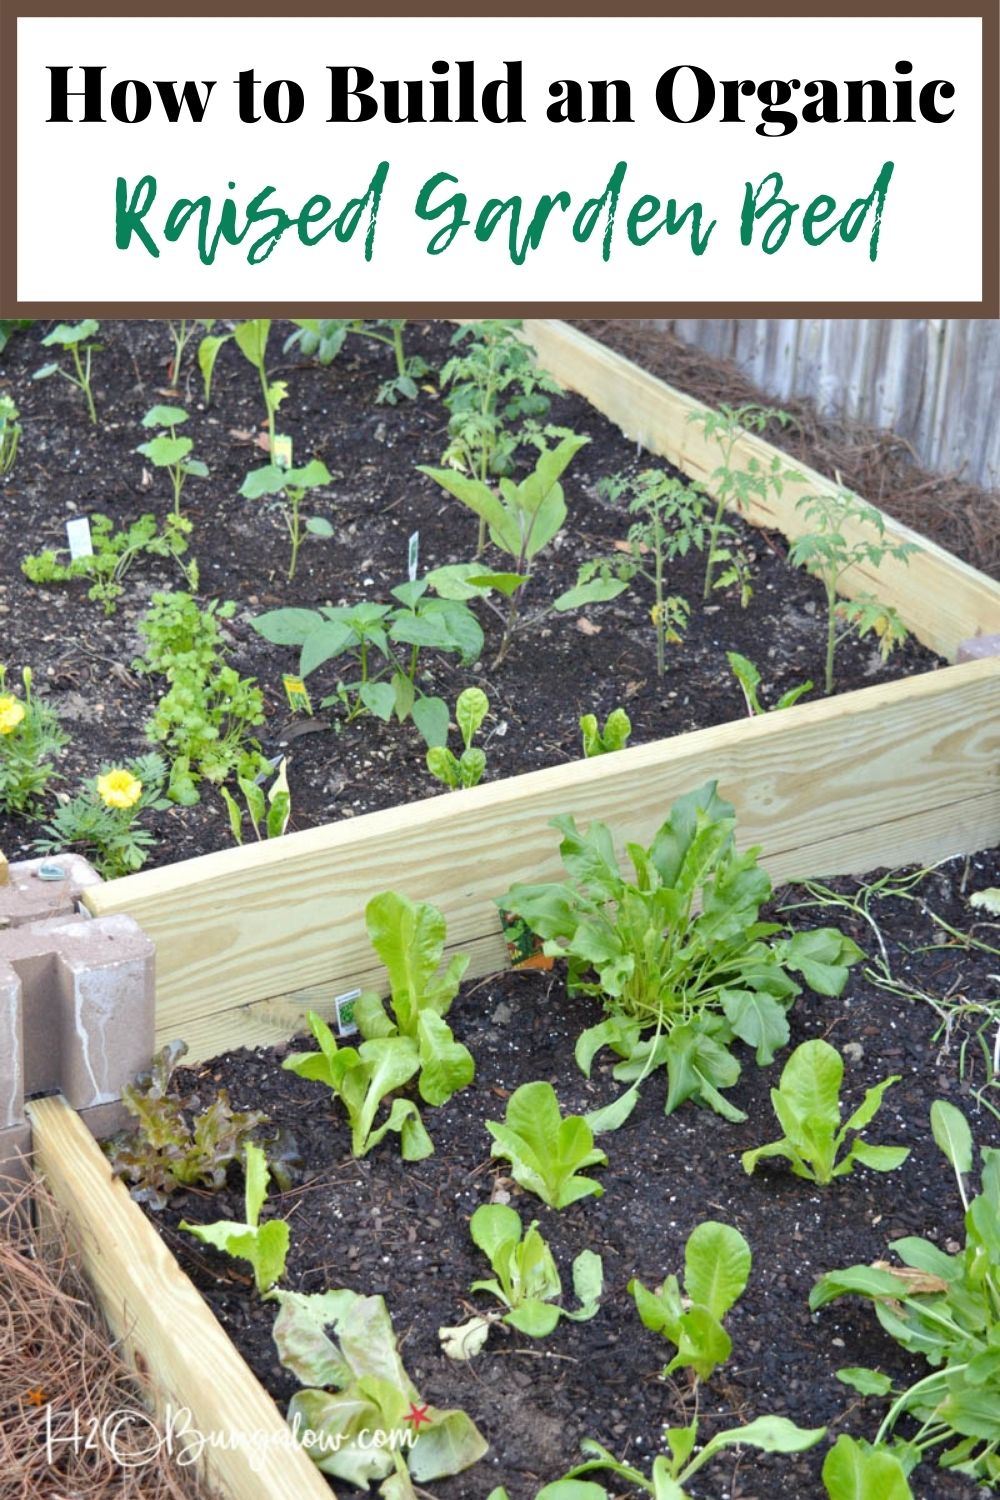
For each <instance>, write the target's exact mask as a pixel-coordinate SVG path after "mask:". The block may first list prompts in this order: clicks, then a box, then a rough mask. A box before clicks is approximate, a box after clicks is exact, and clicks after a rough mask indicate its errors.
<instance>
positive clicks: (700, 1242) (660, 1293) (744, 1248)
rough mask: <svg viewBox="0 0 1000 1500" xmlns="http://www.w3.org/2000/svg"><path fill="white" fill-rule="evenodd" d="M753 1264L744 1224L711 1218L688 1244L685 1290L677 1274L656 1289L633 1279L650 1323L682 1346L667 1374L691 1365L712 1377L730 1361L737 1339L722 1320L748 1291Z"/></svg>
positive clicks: (635, 1293) (639, 1308)
mask: <svg viewBox="0 0 1000 1500" xmlns="http://www.w3.org/2000/svg"><path fill="white" fill-rule="evenodd" d="M750 1265H751V1256H750V1246H749V1245H748V1244H747V1242H746V1240H745V1239H744V1238H743V1236H742V1235H741V1234H740V1232H739V1230H738V1229H733V1228H732V1226H731V1225H729V1224H718V1223H716V1222H715V1221H714V1220H712V1219H706V1220H705V1221H704V1223H702V1224H699V1225H697V1227H696V1228H695V1229H693V1230H692V1231H691V1233H690V1235H689V1236H688V1241H687V1244H686V1245H685V1247H684V1294H683V1296H682V1295H681V1289H680V1286H679V1284H678V1281H677V1277H676V1276H668V1277H667V1279H666V1281H664V1283H663V1285H662V1286H660V1287H658V1288H657V1290H656V1291H654V1292H651V1291H650V1290H649V1289H648V1287H645V1286H643V1284H642V1282H641V1281H639V1280H637V1279H635V1278H633V1280H632V1281H630V1282H629V1284H628V1289H629V1291H630V1292H631V1293H632V1296H633V1297H634V1298H635V1305H636V1310H637V1311H638V1314H639V1316H640V1318H641V1319H642V1321H643V1323H644V1324H645V1326H646V1327H647V1328H651V1329H652V1330H653V1332H654V1333H662V1334H663V1336H664V1337H665V1338H666V1339H668V1340H669V1341H670V1343H671V1344H676V1346H677V1353H676V1354H675V1355H674V1357H673V1359H672V1360H671V1361H670V1363H669V1364H668V1365H666V1366H665V1367H664V1370H663V1373H664V1375H672V1374H673V1372H674V1370H682V1369H689V1370H693V1371H694V1373H695V1375H696V1376H697V1377H698V1379H699V1380H707V1379H708V1378H709V1376H710V1375H711V1374H712V1372H713V1371H714V1370H715V1369H716V1368H717V1367H718V1366H719V1365H721V1364H724V1363H725V1362H726V1360H727V1359H728V1358H729V1356H730V1354H731V1353H732V1352H733V1341H732V1339H731V1338H730V1337H729V1334H728V1333H727V1332H726V1330H725V1329H724V1328H723V1326H722V1320H723V1318H724V1317H725V1316H726V1313H727V1312H729V1310H730V1308H731V1307H732V1306H733V1304H734V1303H735V1302H736V1301H738V1299H739V1298H740V1297H742V1295H743V1293H744V1292H745V1291H746V1285H747V1281H748V1280H749V1277H750Z"/></svg>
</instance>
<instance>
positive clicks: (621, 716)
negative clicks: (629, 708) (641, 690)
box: [580, 708, 632, 760]
mask: <svg viewBox="0 0 1000 1500" xmlns="http://www.w3.org/2000/svg"><path fill="white" fill-rule="evenodd" d="M580 733H581V735H582V736H583V753H584V756H585V757H586V759H587V760H591V759H592V758H593V757H594V756H595V755H611V754H613V753H614V751H616V750H624V749H625V746H626V745H627V744H628V740H629V735H630V734H631V733H632V720H631V719H630V718H629V716H628V714H627V713H626V712H625V710H624V709H623V708H613V709H612V710H611V712H610V713H609V714H608V717H607V718H606V719H605V721H604V728H603V729H600V728H599V727H598V723H597V718H596V716H595V715H594V714H583V715H582V717H581V719H580Z"/></svg>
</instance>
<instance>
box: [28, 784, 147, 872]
mask: <svg viewBox="0 0 1000 1500" xmlns="http://www.w3.org/2000/svg"><path fill="white" fill-rule="evenodd" d="M166 779H167V764H166V761H165V760H164V759H163V757H162V756H161V755H140V756H137V757H136V759H135V760H131V761H128V762H127V764H125V765H123V766H108V767H106V768H105V769H104V770H103V771H102V772H101V773H100V774H99V775H98V776H94V777H91V778H90V780H89V781H86V782H84V785H83V790H82V791H80V792H78V793H77V794H76V796H75V797H69V798H67V800H66V801H65V802H60V803H59V805H58V806H57V808H56V810H55V812H54V813H53V814H52V818H51V820H50V821H49V822H48V823H46V824H45V828H44V835H43V837H42V838H40V839H37V840H36V841H35V848H36V850H37V851H38V853H39V854H58V853H59V852H60V850H62V849H77V850H79V852H80V853H81V854H85V855H86V856H87V858H88V859H89V860H90V861H91V863H92V864H93V866H94V868H95V869H96V870H97V873H98V874H99V875H103V877H104V879H105V880H115V879H117V877H118V876H119V875H131V874H133V873H134V872H135V871H136V870H141V869H142V866H143V865H144V864H145V863H146V860H147V858H148V856H149V851H150V849H151V848H152V847H153V845H154V844H155V843H156V838H155V836H154V835H153V833H152V832H151V831H150V830H149V829H148V828H143V827H141V825H140V823H139V819H140V817H141V816H142V814H143V813H144V812H147V811H148V810H149V809H150V808H155V809H156V810H158V811H162V810H163V809H165V808H166V807H168V806H169V803H168V802H167V801H166V800H165V799H164V797H163V791H164V784H165V782H166Z"/></svg>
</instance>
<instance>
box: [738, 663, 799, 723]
mask: <svg viewBox="0 0 1000 1500" xmlns="http://www.w3.org/2000/svg"><path fill="white" fill-rule="evenodd" d="M726 660H727V661H728V663H729V670H730V671H731V672H732V674H733V676H734V677H735V678H736V681H737V682H738V683H739V685H740V688H741V689H742V692H743V700H744V702H745V703H746V706H747V713H748V714H749V715H750V717H751V718H752V719H753V718H756V717H757V715H758V714H763V713H767V712H768V710H767V709H766V708H765V707H764V705H763V704H762V703H761V701H760V698H759V696H758V694H757V689H758V688H759V687H760V683H761V676H760V672H759V670H758V669H757V667H755V666H754V664H753V662H752V661H751V660H750V658H749V657H748V656H741V655H740V653H739V652H738V651H727V652H726ZM812 689H813V684H812V682H811V681H810V682H803V683H801V684H800V686H798V687H793V688H789V689H788V690H787V692H784V693H782V695H781V697H780V698H779V699H778V701H777V703H775V704H774V707H773V708H772V709H771V710H770V712H772V713H777V712H778V710H779V709H782V708H791V707H792V704H793V703H798V701H799V699H800V698H803V697H805V695H806V693H811V692H812Z"/></svg>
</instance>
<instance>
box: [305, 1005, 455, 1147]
mask: <svg viewBox="0 0 1000 1500" xmlns="http://www.w3.org/2000/svg"><path fill="white" fill-rule="evenodd" d="M307 1019H308V1021H309V1028H310V1030H311V1031H312V1034H313V1036H314V1037H315V1039H316V1042H317V1044H318V1046H319V1051H318V1052H294V1053H292V1054H291V1056H289V1057H286V1058H285V1060H284V1062H283V1063H282V1067H283V1068H287V1070H288V1071H289V1072H290V1073H295V1074H297V1075H298V1077H299V1078H312V1079H315V1080H316V1082H318V1083H325V1084H326V1086H327V1088H328V1089H329V1090H330V1092H331V1093H332V1094H335V1095H336V1096H337V1098H338V1099H339V1100H340V1102H341V1104H343V1106H344V1109H345V1110H346V1112H347V1118H348V1121H349V1123H350V1127H351V1153H352V1155H354V1156H367V1155H368V1153H369V1151H371V1150H373V1149H374V1148H375V1147H376V1146H377V1145H378V1144H379V1142H380V1141H382V1140H384V1138H385V1137H386V1135H388V1134H389V1132H390V1131H395V1132H396V1133H397V1134H398V1135H399V1148H400V1153H401V1155H402V1157H403V1160H404V1161H422V1160H423V1158H424V1157H425V1156H430V1155H431V1153H432V1152H433V1150H434V1143H433V1141H432V1140H431V1138H430V1136H429V1135H428V1134H427V1131H426V1130H425V1129H424V1124H423V1121H422V1120H421V1118H420V1111H419V1109H418V1108H417V1106H416V1105H415V1104H414V1102H413V1100H412V1099H395V1100H394V1101H393V1104H392V1108H391V1109H390V1111H389V1114H388V1116H387V1117H386V1119H384V1120H383V1122H382V1124H381V1125H379V1126H378V1127H376V1125H375V1118H376V1115H377V1114H378V1108H379V1105H380V1104H381V1102H382V1100H383V1099H384V1098H385V1097H386V1095H387V1094H391V1093H393V1092H394V1091H395V1090H396V1089H399V1088H402V1086H403V1084H404V1083H409V1081H410V1079H411V1078H412V1077H413V1075H414V1074H415V1073H417V1072H418V1071H419V1069H420V1052H419V1050H418V1048H417V1044H416V1042H415V1041H413V1039H412V1038H411V1037H399V1036H393V1037H377V1038H374V1039H372V1040H371V1041H367V1042H362V1044H361V1046H360V1047H338V1046H337V1039H336V1037H335V1036H334V1034H333V1032H332V1031H331V1030H330V1028H329V1026H328V1025H327V1024H326V1022H325V1021H324V1020H323V1018H322V1016H319V1015H317V1013H316V1012H315V1011H314V1010H311V1011H310V1012H309V1014H308V1018H307Z"/></svg>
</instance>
